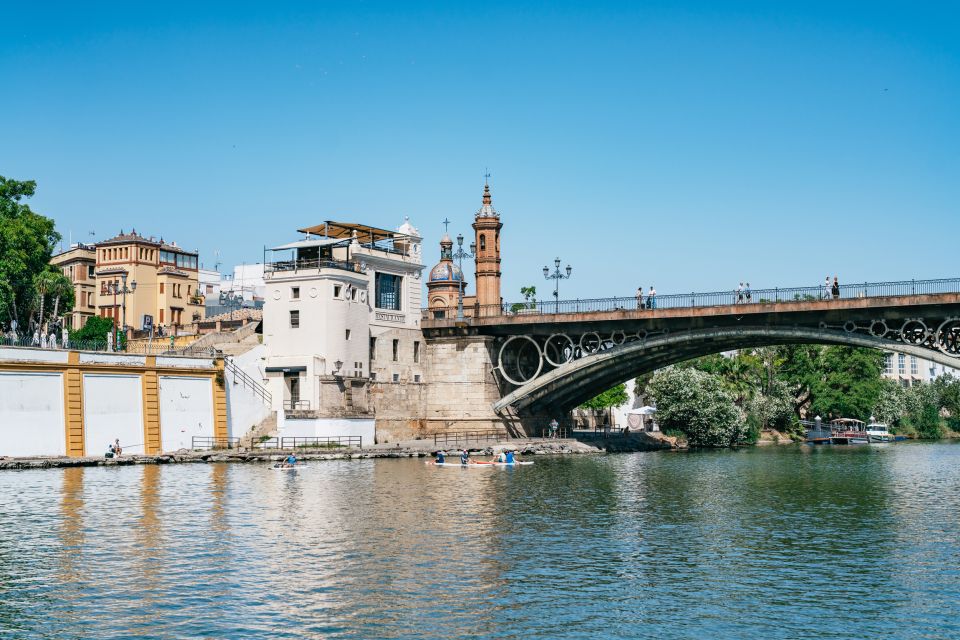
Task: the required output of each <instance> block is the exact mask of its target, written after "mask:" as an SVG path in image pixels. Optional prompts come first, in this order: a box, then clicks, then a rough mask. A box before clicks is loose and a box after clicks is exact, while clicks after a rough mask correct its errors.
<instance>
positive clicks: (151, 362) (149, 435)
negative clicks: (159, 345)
mask: <svg viewBox="0 0 960 640" xmlns="http://www.w3.org/2000/svg"><path fill="white" fill-rule="evenodd" d="M4 352H5V353H4V357H0V372H2V373H5V374H6V373H18V372H22V373H26V374H29V373H48V374H49V373H59V374H61V375H62V377H63V423H64V424H63V427H64V432H63V433H64V440H65V451H66V454H67V456H69V457H81V456H83V455H102V451H93V452H91V451H84V448H85V446H84V442H85V440H84V435H85V434H84V390H83V376H84V375H85V374H101V375H102V374H117V375H128V376H129V375H137V376H139V377H140V384H141V390H142V396H143V443H144V452H145V453H146V454H157V453H160V452H161V441H162V431H161V424H160V384H159V379H160V376H161V375H162V376H182V377H185V378H198V377H200V378H209V379H210V382H211V385H210V386H211V388H212V390H213V391H212V393H213V402H212V405H211V406H212V409H213V432H214V436H215V437H217V438H226V437H227V436H228V427H227V393H226V389H225V388H224V374H223V369H224V363H223V360H217V361H215V362H214V363H212V364H211V366H210V367H209V368H197V367H188V366H184V367H178V366H175V365H174V364H173V363H171V361H170V359H164V362H165V366H158V365H157V357H156V356H146V357H145V361H144V363H143V364H136V363H134V364H131V362H130V358H126V359H124V358H123V356H124V355H125V354H116V355H117V356H118V358H117V360H118V361H117V362H116V363H113V362H102V361H101V362H81V357H80V355H81V352H77V351H70V352H68V353H67V358H66V362H63V353H64V352H62V351H59V352H54V351H47V352H43V351H41V350H34V349H25V350H23V352H25V353H28V354H29V356H30V357H29V358H27V357H23V359H18V356H17V352H16V350H11V349H5V350H4ZM43 353H49V354H52V355H56V356H57V357H58V358H59V359H60V361H59V362H52V361H51V362H46V361H43V359H42V358H34V357H33V356H35V355H39V354H43ZM10 354H13V355H12V356H11V355H10ZM50 359H51V360H54V359H57V358H55V357H51V358H50ZM2 454H3V452H2V451H0V455H2Z"/></svg>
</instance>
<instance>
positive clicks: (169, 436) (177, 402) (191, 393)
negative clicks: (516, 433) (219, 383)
mask: <svg viewBox="0 0 960 640" xmlns="http://www.w3.org/2000/svg"><path fill="white" fill-rule="evenodd" d="M211 384H212V380H211V379H210V378H190V377H184V376H160V449H161V450H162V451H165V452H166V451H177V450H178V449H189V448H190V447H191V445H192V443H193V436H201V437H206V438H212V437H214V435H215V433H214V430H213V426H214V425H213V388H212V387H211V386H210V385H211Z"/></svg>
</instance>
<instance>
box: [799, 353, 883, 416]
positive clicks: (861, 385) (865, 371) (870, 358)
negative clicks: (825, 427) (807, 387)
mask: <svg viewBox="0 0 960 640" xmlns="http://www.w3.org/2000/svg"><path fill="white" fill-rule="evenodd" d="M821 366H822V376H821V377H820V379H819V380H817V381H815V382H814V383H813V387H812V402H811V410H812V411H813V412H814V413H816V414H818V415H821V416H825V417H826V416H832V417H834V418H839V417H847V418H859V419H864V418H866V417H867V416H869V415H870V412H871V411H873V409H874V407H876V406H877V400H878V399H879V398H880V392H881V390H882V389H883V382H882V380H883V378H882V376H881V372H882V371H883V354H882V353H881V352H880V351H877V350H876V349H866V348H863V347H827V348H825V349H824V351H823V357H822V358H821Z"/></svg>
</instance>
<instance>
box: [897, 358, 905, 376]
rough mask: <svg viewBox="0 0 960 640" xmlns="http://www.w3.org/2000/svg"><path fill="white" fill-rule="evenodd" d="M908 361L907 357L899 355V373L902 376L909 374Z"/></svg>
mask: <svg viewBox="0 0 960 640" xmlns="http://www.w3.org/2000/svg"><path fill="white" fill-rule="evenodd" d="M906 361H907V357H906V356H905V355H903V354H902V353H898V354H897V373H899V374H900V375H903V374H905V373H906V372H907V367H906Z"/></svg>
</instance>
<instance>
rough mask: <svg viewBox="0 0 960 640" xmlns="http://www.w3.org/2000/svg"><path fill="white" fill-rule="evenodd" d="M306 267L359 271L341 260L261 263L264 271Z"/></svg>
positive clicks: (291, 269) (297, 269)
mask: <svg viewBox="0 0 960 640" xmlns="http://www.w3.org/2000/svg"><path fill="white" fill-rule="evenodd" d="M307 269H341V270H343V271H356V272H359V271H360V267H359V266H358V265H356V264H354V263H352V262H345V261H343V260H280V261H278V262H267V263H265V264H264V265H263V271H264V273H273V272H281V271H302V270H307Z"/></svg>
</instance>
